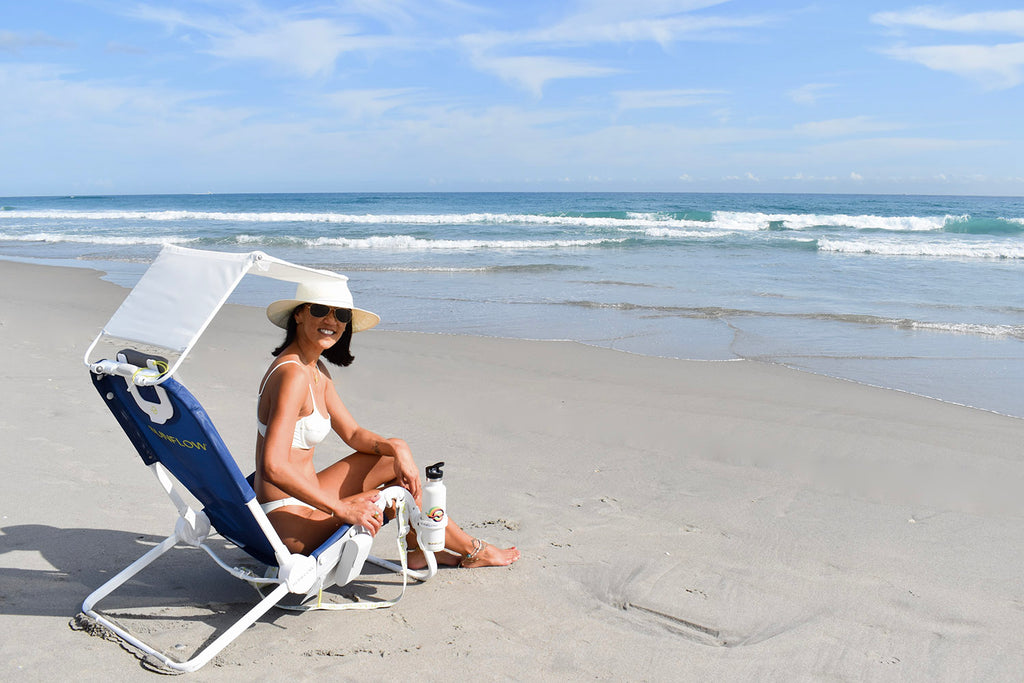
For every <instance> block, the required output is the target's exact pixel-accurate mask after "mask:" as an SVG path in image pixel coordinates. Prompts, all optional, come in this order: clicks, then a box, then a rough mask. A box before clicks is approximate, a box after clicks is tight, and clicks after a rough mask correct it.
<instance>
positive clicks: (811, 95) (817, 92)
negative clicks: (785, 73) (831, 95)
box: [786, 83, 835, 104]
mask: <svg viewBox="0 0 1024 683" xmlns="http://www.w3.org/2000/svg"><path fill="white" fill-rule="evenodd" d="M834 87H835V85H834V84H832V83H807V84H806V85H801V86H800V87H798V88H793V89H792V90H790V91H788V92H787V93H786V95H788V96H789V99H791V100H793V101H794V102H796V103H797V104H817V103H818V100H820V99H821V98H822V97H826V96H827V95H824V94H823V93H824V92H825V91H826V90H830V89H832V88H834Z"/></svg>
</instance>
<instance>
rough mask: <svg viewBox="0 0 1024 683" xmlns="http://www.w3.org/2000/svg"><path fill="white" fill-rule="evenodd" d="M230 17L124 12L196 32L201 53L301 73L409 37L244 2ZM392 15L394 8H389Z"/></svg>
mask: <svg viewBox="0 0 1024 683" xmlns="http://www.w3.org/2000/svg"><path fill="white" fill-rule="evenodd" d="M245 9H246V11H245V12H244V13H243V14H240V15H238V16H234V17H231V18H229V19H222V18H220V17H216V16H212V15H203V14H198V13H193V14H186V13H184V12H182V11H179V10H176V9H169V8H163V7H151V6H147V5H142V6H139V7H135V8H133V9H131V10H129V11H128V14H129V16H132V17H134V18H137V19H143V20H146V21H152V22H155V23H159V24H162V25H164V26H165V27H166V28H167V30H169V31H172V32H173V31H195V32H197V33H199V34H200V35H201V36H202V38H203V39H204V40H205V41H207V42H208V47H207V48H205V50H204V51H205V52H207V53H209V54H212V55H215V56H217V57H221V58H222V59H227V60H254V61H262V62H265V63H269V64H271V65H273V66H274V67H276V68H279V69H282V70H284V71H287V72H290V73H295V74H298V75H300V76H302V77H305V78H311V77H314V76H324V75H329V74H330V73H331V72H332V71H333V70H334V67H335V64H336V63H337V61H338V59H339V58H340V57H341V56H342V55H343V54H345V53H350V52H370V51H382V50H387V49H391V50H395V49H407V48H409V47H411V46H412V45H414V44H415V41H413V40H412V39H409V38H404V37H396V36H391V35H387V34H381V33H370V32H367V31H365V30H363V29H362V28H361V27H360V26H359V25H358V24H357V23H355V22H344V21H340V20H339V19H337V18H333V17H317V18H304V17H302V16H301V15H300V14H298V13H297V12H287V11H280V12H278V11H270V10H264V9H263V8H261V7H259V6H258V5H254V4H251V5H246V6H245ZM392 14H393V13H392Z"/></svg>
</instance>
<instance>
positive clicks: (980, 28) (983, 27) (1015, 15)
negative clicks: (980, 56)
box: [871, 7, 1024, 36]
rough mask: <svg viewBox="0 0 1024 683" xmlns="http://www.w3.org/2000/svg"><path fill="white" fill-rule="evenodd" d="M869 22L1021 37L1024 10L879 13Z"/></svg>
mask: <svg viewBox="0 0 1024 683" xmlns="http://www.w3.org/2000/svg"><path fill="white" fill-rule="evenodd" d="M871 21H873V22H874V23H876V24H881V25H882V26H889V27H907V26H909V27H913V28H926V29H931V30H934V31H953V32H957V33H982V32H991V33H1011V34H1016V35H1020V36H1024V10H1007V11H1003V12H970V13H968V14H952V13H950V12H948V11H945V10H941V9H938V8H935V7H918V8H915V9H912V10H906V11H903V12H878V13H877V14H873V15H872V16H871Z"/></svg>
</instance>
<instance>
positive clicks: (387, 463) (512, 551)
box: [311, 453, 519, 568]
mask: <svg viewBox="0 0 1024 683" xmlns="http://www.w3.org/2000/svg"><path fill="white" fill-rule="evenodd" d="M394 477H395V465H394V460H393V459H392V458H391V457H389V456H381V455H372V454H370V453H353V454H352V455H350V456H348V457H347V458H344V459H343V460H339V461H338V462H336V463H334V464H333V465H331V466H330V467H328V468H326V469H324V470H323V471H321V472H319V473H317V478H318V479H319V481H320V485H321V487H322V488H323V490H324V491H336V492H337V495H338V497H339V498H345V497H346V496H353V495H355V494H357V493H362V492H363V491H369V490H371V489H375V488H378V487H380V486H383V485H384V484H387V483H388V482H390V481H392V480H393V479H394ZM311 512H312V511H311ZM328 519H330V518H328ZM335 528H336V527H335ZM330 533H333V531H332V532H330ZM330 533H328V534H327V536H329V535H330ZM327 536H324V538H327ZM444 545H445V548H446V549H447V550H450V551H451V552H453V553H455V554H457V555H459V556H461V560H462V562H461V564H462V566H464V567H503V566H506V565H510V564H512V563H513V562H515V561H516V560H518V559H519V550H517V549H516V548H515V546H513V547H511V548H497V547H495V546H493V545H491V544H489V543H485V542H483V541H480V540H478V539H475V538H473V537H472V536H470V535H469V534H467V533H466V532H465V531H463V530H462V527H460V526H459V525H458V524H456V523H455V522H454V521H453V520H452V519H450V518H449V520H448V527H447V528H446V529H445V535H444ZM409 547H410V548H414V550H412V551H411V552H410V558H409V562H410V566H412V567H414V568H422V567H425V566H426V561H425V560H424V559H423V557H422V553H421V551H419V550H418V549H415V548H416V546H415V545H414V544H413V540H412V538H410V539H409ZM437 560H438V562H439V563H440V564H459V558H448V557H444V556H443V555H438V556H437Z"/></svg>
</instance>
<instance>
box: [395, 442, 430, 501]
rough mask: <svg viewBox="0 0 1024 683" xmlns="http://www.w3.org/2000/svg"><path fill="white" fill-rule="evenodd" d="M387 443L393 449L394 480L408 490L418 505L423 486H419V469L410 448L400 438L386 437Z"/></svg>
mask: <svg viewBox="0 0 1024 683" xmlns="http://www.w3.org/2000/svg"><path fill="white" fill-rule="evenodd" d="M388 443H390V444H391V446H392V448H394V449H395V481H396V482H397V483H398V485H399V486H401V487H402V488H404V489H406V490H408V491H409V493H411V494H412V497H413V498H415V499H416V504H417V505H419V504H420V496H421V495H422V494H423V487H422V486H420V470H419V468H418V467H416V463H415V462H414V461H413V459H412V449H410V448H409V444H407V443H406V442H405V441H403V440H402V439H388Z"/></svg>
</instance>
